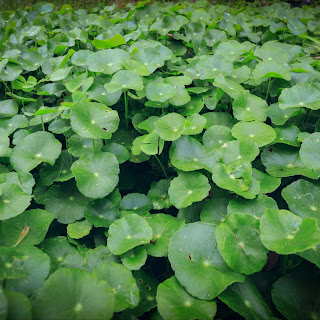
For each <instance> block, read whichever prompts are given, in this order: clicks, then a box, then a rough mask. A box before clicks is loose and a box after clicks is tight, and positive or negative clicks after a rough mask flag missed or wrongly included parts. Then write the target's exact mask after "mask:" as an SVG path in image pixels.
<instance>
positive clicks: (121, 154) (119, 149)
mask: <svg viewBox="0 0 320 320" xmlns="http://www.w3.org/2000/svg"><path fill="white" fill-rule="evenodd" d="M102 151H105V152H111V153H113V154H114V155H115V156H116V157H117V159H118V161H119V163H120V164H122V163H124V162H126V161H127V160H129V159H130V153H129V151H128V149H127V148H126V147H124V146H122V145H121V144H119V143H108V144H105V145H104V146H103V148H102Z"/></svg>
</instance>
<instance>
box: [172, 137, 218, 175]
mask: <svg viewBox="0 0 320 320" xmlns="http://www.w3.org/2000/svg"><path fill="white" fill-rule="evenodd" d="M169 158H170V161H171V164H172V165H174V166H175V167H176V168H178V169H179V170H182V171H194V170H199V169H207V170H208V171H211V170H212V168H213V167H214V166H215V165H216V161H217V156H216V154H215V153H209V151H208V150H207V149H206V148H204V146H203V145H202V144H201V143H200V142H199V141H197V140H196V139H194V138H192V137H188V136H183V137H180V138H179V139H178V140H176V141H174V142H173V143H172V145H171V148H170V151H169Z"/></svg>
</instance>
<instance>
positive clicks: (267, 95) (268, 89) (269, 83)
mask: <svg viewBox="0 0 320 320" xmlns="http://www.w3.org/2000/svg"><path fill="white" fill-rule="evenodd" d="M270 85H271V78H269V81H268V88H267V94H266V101H267V102H268V97H269V91H270Z"/></svg>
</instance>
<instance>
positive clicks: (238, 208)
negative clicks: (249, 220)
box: [228, 195, 278, 219]
mask: <svg viewBox="0 0 320 320" xmlns="http://www.w3.org/2000/svg"><path fill="white" fill-rule="evenodd" d="M266 209H274V210H277V209H278V206H277V203H276V201H275V200H273V198H270V197H267V196H265V195H259V196H258V197H257V198H255V199H252V200H248V199H241V198H237V199H233V200H231V201H230V202H229V204H228V214H232V213H239V212H240V213H246V214H250V215H252V216H254V217H255V218H257V219H258V218H261V217H262V215H263V214H264V212H265V210H266Z"/></svg>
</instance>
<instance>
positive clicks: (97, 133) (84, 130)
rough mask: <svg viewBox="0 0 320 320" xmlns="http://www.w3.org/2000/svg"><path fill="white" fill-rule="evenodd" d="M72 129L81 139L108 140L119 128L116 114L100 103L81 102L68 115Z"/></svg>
mask: <svg viewBox="0 0 320 320" xmlns="http://www.w3.org/2000/svg"><path fill="white" fill-rule="evenodd" d="M70 120H71V127H72V129H73V130H74V131H75V132H76V133H77V134H78V135H79V136H81V137H83V138H91V139H99V138H101V139H110V138H111V135H112V133H113V132H115V131H117V129H118V126H119V116H118V112H117V111H115V110H112V109H111V108H109V107H107V106H106V105H104V104H102V103H97V102H89V101H81V102H78V103H75V104H74V107H73V109H72V111H71V115H70Z"/></svg>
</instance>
